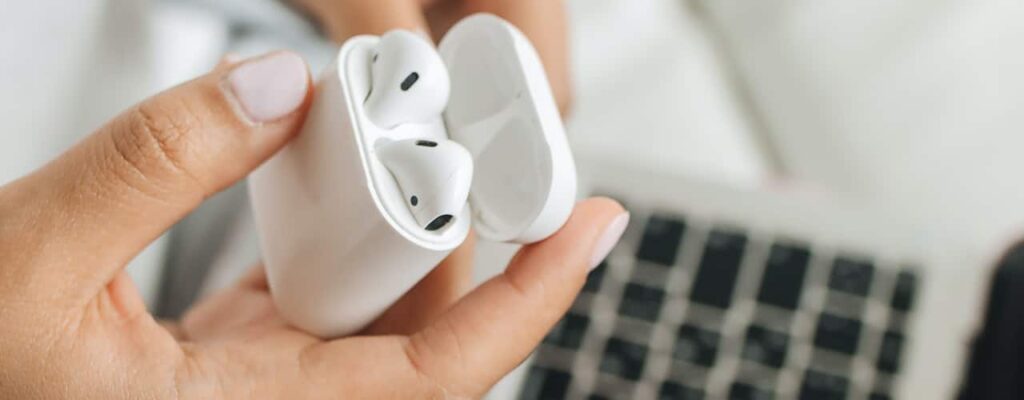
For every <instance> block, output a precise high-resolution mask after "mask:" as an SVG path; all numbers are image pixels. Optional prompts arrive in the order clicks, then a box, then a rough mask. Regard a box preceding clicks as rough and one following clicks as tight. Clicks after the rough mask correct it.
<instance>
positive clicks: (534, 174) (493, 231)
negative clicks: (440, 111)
mask: <svg viewBox="0 0 1024 400" xmlns="http://www.w3.org/2000/svg"><path fill="white" fill-rule="evenodd" d="M439 49H440V52H441V57H442V58H443V59H444V60H445V63H446V64H447V65H448V70H449V73H450V76H451V84H452V91H451V98H450V100H449V102H448V108H447V110H446V111H445V115H444V120H445V124H446V126H447V128H448V135H449V138H450V139H452V140H454V141H456V142H459V143H461V144H462V145H463V146H465V147H466V148H467V149H469V151H470V152H471V153H472V154H473V159H474V176H473V185H472V189H471V191H470V206H471V208H472V210H473V227H474V228H475V230H476V231H477V232H478V233H479V234H480V235H481V236H482V237H484V238H485V239H488V240H493V241H503V242H518V243H531V242H535V241H539V240H542V239H545V238H547V237H548V236H550V235H552V234H553V233H555V232H556V231H557V230H558V229H560V228H561V227H562V225H564V224H565V221H566V220H567V219H568V218H569V215H570V214H571V213H572V209H573V205H574V204H575V201H576V167H575V163H574V161H573V157H572V153H571V152H570V150H569V143H568V140H567V138H566V135H565V128H564V126H563V125H562V119H561V116H560V114H559V111H558V107H557V105H556V103H555V100H554V96H553V95H552V93H551V87H550V86H549V84H548V80H547V77H546V74H545V72H544V68H543V65H542V64H541V61H540V57H539V56H538V55H537V52H536V50H535V49H534V48H533V46H532V45H531V44H530V42H529V40H527V39H526V37H525V36H524V35H523V34H522V32H520V31H519V30H518V29H516V28H515V27H514V26H512V25H511V24H509V23H508V22H505V21H504V20H502V19H501V18H498V17H496V16H493V15H489V14H478V15H474V16H471V17H469V18H466V19H464V20H462V22H460V23H458V24H457V25H455V26H454V27H453V28H452V29H451V30H450V31H449V32H448V33H447V35H446V36H445V37H444V39H443V40H442V41H441V44H440V46H439Z"/></svg>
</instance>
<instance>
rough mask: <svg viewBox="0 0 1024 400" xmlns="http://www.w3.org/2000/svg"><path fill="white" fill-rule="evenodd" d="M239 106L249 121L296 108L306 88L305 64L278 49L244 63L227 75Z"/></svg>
mask: <svg viewBox="0 0 1024 400" xmlns="http://www.w3.org/2000/svg"><path fill="white" fill-rule="evenodd" d="M227 81H228V87H229V88H230V90H231V92H232V94H233V95H234V97H235V99H236V100H237V101H238V105H239V107H240V108H241V109H242V112H244V113H245V116H246V117H248V119H249V120H250V121H252V122H256V123H260V122H270V121H274V120H277V119H280V118H282V117H285V116H287V115H289V114H291V113H293V112H295V110H296V109H298V108H299V106H301V105H302V102H303V101H304V100H305V99H306V92H308V91H309V87H308V86H309V77H308V72H307V69H306V63H305V61H303V60H302V58H301V57H299V56H298V55H295V54H292V53H287V52H282V53H275V54H271V55H269V56H266V57H263V58H258V59H255V60H253V61H249V62H246V63H244V64H242V65H240V66H238V67H237V68H235V70H234V71H231V74H230V75H228V79H227Z"/></svg>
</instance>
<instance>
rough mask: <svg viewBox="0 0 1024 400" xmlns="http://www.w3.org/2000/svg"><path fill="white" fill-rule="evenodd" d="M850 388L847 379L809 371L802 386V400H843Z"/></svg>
mask: <svg viewBox="0 0 1024 400" xmlns="http://www.w3.org/2000/svg"><path fill="white" fill-rule="evenodd" d="M848 387H849V382H847V381H846V378H843V377H841V376H835V375H832V374H826V373H824V372H818V371H812V370H808V371H807V373H805V374H804V382H803V384H801V385H800V400H833V399H835V400H843V399H845V398H846V391H847V389H848Z"/></svg>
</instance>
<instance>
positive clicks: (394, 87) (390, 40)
mask: <svg viewBox="0 0 1024 400" xmlns="http://www.w3.org/2000/svg"><path fill="white" fill-rule="evenodd" d="M371 63H372V65H371V66H370V71H371V74H372V75H373V76H372V86H371V87H370V90H371V91H370V95H369V97H367V99H366V114H367V116H368V117H369V118H370V120H371V121H372V122H373V123H374V124H376V125H377V126H379V127H381V128H383V129H393V128H395V127H396V126H398V125H401V124H404V123H422V122H429V121H431V120H433V119H436V118H438V117H440V116H441V113H442V112H444V109H445V107H447V106H448V96H449V95H450V94H451V78H450V77H449V76H448V68H447V67H446V66H445V64H444V60H442V59H441V55H440V54H438V52H437V49H435V48H434V45H433V44H431V43H430V42H428V41H427V40H426V39H425V38H423V37H421V36H419V35H417V34H415V33H412V32H409V31H403V30H395V31H391V32H388V33H386V34H384V36H381V38H380V42H379V43H378V44H377V47H376V49H375V52H374V54H373V57H372V58H371Z"/></svg>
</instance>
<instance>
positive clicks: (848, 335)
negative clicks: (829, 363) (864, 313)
mask: <svg viewBox="0 0 1024 400" xmlns="http://www.w3.org/2000/svg"><path fill="white" fill-rule="evenodd" d="M860 328H861V323H860V321H857V320H852V319H849V318H843V317H839V316H835V315H831V314H822V315H821V317H819V318H818V329H817V331H816V332H815V333H814V345H815V346H817V347H820V348H823V349H828V350H832V351H835V352H839V353H843V354H854V353H856V352H857V344H858V342H859V341H860Z"/></svg>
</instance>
